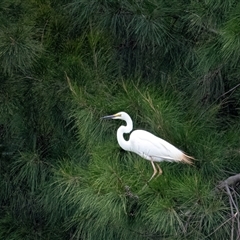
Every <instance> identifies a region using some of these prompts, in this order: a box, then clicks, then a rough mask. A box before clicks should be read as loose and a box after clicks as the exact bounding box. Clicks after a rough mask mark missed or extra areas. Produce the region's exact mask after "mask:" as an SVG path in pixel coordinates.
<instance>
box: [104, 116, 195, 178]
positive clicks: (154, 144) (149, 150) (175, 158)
mask: <svg viewBox="0 0 240 240" xmlns="http://www.w3.org/2000/svg"><path fill="white" fill-rule="evenodd" d="M103 118H110V119H121V120H124V121H126V123H127V125H126V126H121V127H119V128H118V130H117V140H118V143H119V145H120V146H121V148H123V149H124V150H125V151H131V152H134V153H136V154H138V155H140V156H141V157H142V158H144V159H146V160H149V161H151V163H152V166H153V170H154V173H153V175H152V177H151V178H150V180H151V179H152V178H153V177H154V176H155V175H156V174H157V172H159V175H160V174H161V173H162V170H161V168H160V167H159V166H158V165H157V168H158V171H157V169H156V167H155V164H154V162H162V161H169V162H184V163H188V164H192V161H191V159H193V158H192V157H190V156H187V155H186V154H184V153H183V152H182V151H181V150H179V149H178V148H176V147H174V146H173V145H172V144H170V143H168V142H167V141H165V140H163V139H161V138H159V137H156V136H155V135H153V134H151V133H149V132H147V131H144V130H135V131H133V132H132V133H131V134H130V138H129V140H128V141H126V140H125V139H124V137H123V134H124V133H130V132H131V131H132V129H133V123H132V119H131V118H130V116H129V115H128V114H127V113H125V112H119V113H117V114H114V115H109V116H105V117H103ZM150 180H149V181H150Z"/></svg>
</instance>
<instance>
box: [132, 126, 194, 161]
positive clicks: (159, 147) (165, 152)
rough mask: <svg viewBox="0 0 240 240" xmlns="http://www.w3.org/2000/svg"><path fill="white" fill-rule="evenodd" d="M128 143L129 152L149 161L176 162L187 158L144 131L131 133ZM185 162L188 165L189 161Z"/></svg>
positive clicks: (166, 143)
mask: <svg viewBox="0 0 240 240" xmlns="http://www.w3.org/2000/svg"><path fill="white" fill-rule="evenodd" d="M129 142H130V143H131V147H130V151H132V152H135V153H137V154H138V155H140V156H141V157H143V158H145V159H147V160H150V161H154V162H161V161H170V162H172V161H176V162H178V161H184V160H186V159H185V158H186V157H188V156H186V155H185V154H184V153H183V152H182V151H181V150H179V149H178V148H176V147H174V146H173V145H172V144H170V143H168V142H167V141H165V140H163V139H161V138H159V137H157V136H155V135H153V134H152V133H149V132H147V131H144V130H135V131H133V132H132V133H131V135H130V139H129ZM185 162H186V163H190V160H189V161H187V160H186V161H185Z"/></svg>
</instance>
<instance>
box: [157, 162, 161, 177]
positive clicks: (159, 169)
mask: <svg viewBox="0 0 240 240" xmlns="http://www.w3.org/2000/svg"><path fill="white" fill-rule="evenodd" d="M156 165H157V168H158V175H157V177H159V176H160V175H162V169H161V168H160V166H159V165H158V164H156Z"/></svg>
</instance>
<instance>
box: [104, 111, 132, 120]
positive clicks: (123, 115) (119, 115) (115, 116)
mask: <svg viewBox="0 0 240 240" xmlns="http://www.w3.org/2000/svg"><path fill="white" fill-rule="evenodd" d="M127 117H129V115H128V114H127V113H125V112H119V113H116V114H113V115H108V116H104V117H102V119H108V118H109V119H123V120H125V119H126V118H127Z"/></svg>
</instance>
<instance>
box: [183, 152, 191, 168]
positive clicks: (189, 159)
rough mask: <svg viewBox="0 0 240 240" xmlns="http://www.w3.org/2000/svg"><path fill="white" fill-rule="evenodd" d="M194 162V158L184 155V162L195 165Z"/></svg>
mask: <svg viewBox="0 0 240 240" xmlns="http://www.w3.org/2000/svg"><path fill="white" fill-rule="evenodd" d="M193 160H194V157H191V156H188V155H186V154H184V153H183V155H182V160H181V161H182V162H184V163H187V164H190V165H193Z"/></svg>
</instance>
